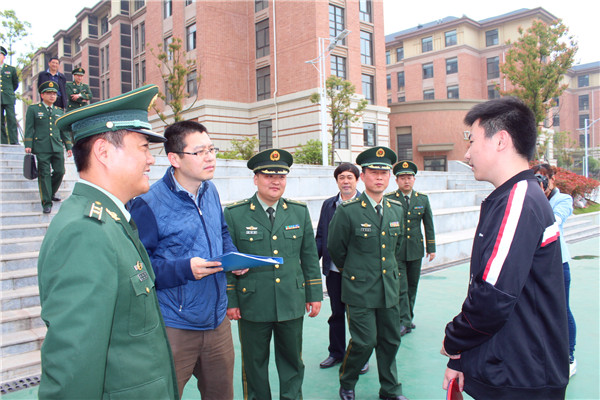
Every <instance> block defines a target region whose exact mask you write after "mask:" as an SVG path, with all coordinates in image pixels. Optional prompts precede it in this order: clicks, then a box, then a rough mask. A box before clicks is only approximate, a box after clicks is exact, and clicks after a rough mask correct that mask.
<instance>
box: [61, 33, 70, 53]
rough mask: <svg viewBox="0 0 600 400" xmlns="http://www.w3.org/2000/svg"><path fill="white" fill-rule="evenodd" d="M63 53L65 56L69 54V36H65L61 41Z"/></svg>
mask: <svg viewBox="0 0 600 400" xmlns="http://www.w3.org/2000/svg"><path fill="white" fill-rule="evenodd" d="M63 53H65V56H70V55H71V38H69V37H65V39H64V41H63Z"/></svg>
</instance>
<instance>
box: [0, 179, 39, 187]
mask: <svg viewBox="0 0 600 400" xmlns="http://www.w3.org/2000/svg"><path fill="white" fill-rule="evenodd" d="M37 187H38V184H37V179H34V180H27V179H25V178H23V177H22V176H21V178H18V177H17V178H15V179H9V178H8V177H7V176H3V177H2V180H1V181H0V189H2V190H5V189H37Z"/></svg>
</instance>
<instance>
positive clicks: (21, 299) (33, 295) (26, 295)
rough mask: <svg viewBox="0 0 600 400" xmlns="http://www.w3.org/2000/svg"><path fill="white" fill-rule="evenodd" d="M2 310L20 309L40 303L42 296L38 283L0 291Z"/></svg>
mask: <svg viewBox="0 0 600 400" xmlns="http://www.w3.org/2000/svg"><path fill="white" fill-rule="evenodd" d="M0 302H1V303H2V307H1V310H2V312H4V311H7V310H18V309H20V308H27V307H33V306H39V305H40V296H39V290H38V287H37V285H36V286H27V287H24V288H20V289H15V290H7V291H2V293H0Z"/></svg>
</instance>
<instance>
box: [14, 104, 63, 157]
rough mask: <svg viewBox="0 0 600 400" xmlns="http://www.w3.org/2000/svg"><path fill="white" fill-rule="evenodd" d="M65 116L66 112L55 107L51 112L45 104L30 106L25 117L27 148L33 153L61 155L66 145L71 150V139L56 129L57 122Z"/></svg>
mask: <svg viewBox="0 0 600 400" xmlns="http://www.w3.org/2000/svg"><path fill="white" fill-rule="evenodd" d="M63 114H64V111H63V110H61V109H60V108H58V107H55V106H52V111H51V112H49V111H48V108H47V107H46V105H45V104H44V103H43V102H41V103H38V104H33V105H30V106H29V107H28V108H27V114H26V116H25V148H30V149H31V150H32V151H33V153H60V152H62V151H63V144H64V146H65V147H66V148H67V150H71V147H73V145H72V144H71V139H70V138H69V136H68V135H67V134H66V133H65V132H63V131H61V130H60V129H58V128H57V127H56V120H57V119H58V117H60V116H62V115H63Z"/></svg>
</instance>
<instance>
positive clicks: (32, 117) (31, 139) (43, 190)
mask: <svg viewBox="0 0 600 400" xmlns="http://www.w3.org/2000/svg"><path fill="white" fill-rule="evenodd" d="M38 89H39V92H40V96H41V98H42V101H41V102H40V103H38V104H33V105H31V106H29V107H28V108H27V113H26V115H25V152H26V153H33V154H35V155H36V157H37V167H38V187H39V191H40V200H41V202H42V209H43V212H44V214H48V213H50V212H51V211H52V201H60V198H59V197H58V196H57V194H56V192H58V189H59V188H60V184H61V183H62V179H63V176H64V175H65V156H64V149H63V146H64V147H66V149H67V156H68V157H71V147H72V144H71V140H70V138H69V136H68V134H67V133H66V132H65V131H64V130H62V129H58V128H57V126H56V121H57V119H58V118H59V117H60V116H62V115H63V114H64V112H63V110H62V109H61V108H58V107H56V106H55V105H54V102H55V101H56V96H57V94H56V93H57V85H56V83H54V82H52V81H48V82H44V83H42V84H41V85H40V86H39V88H38Z"/></svg>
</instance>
